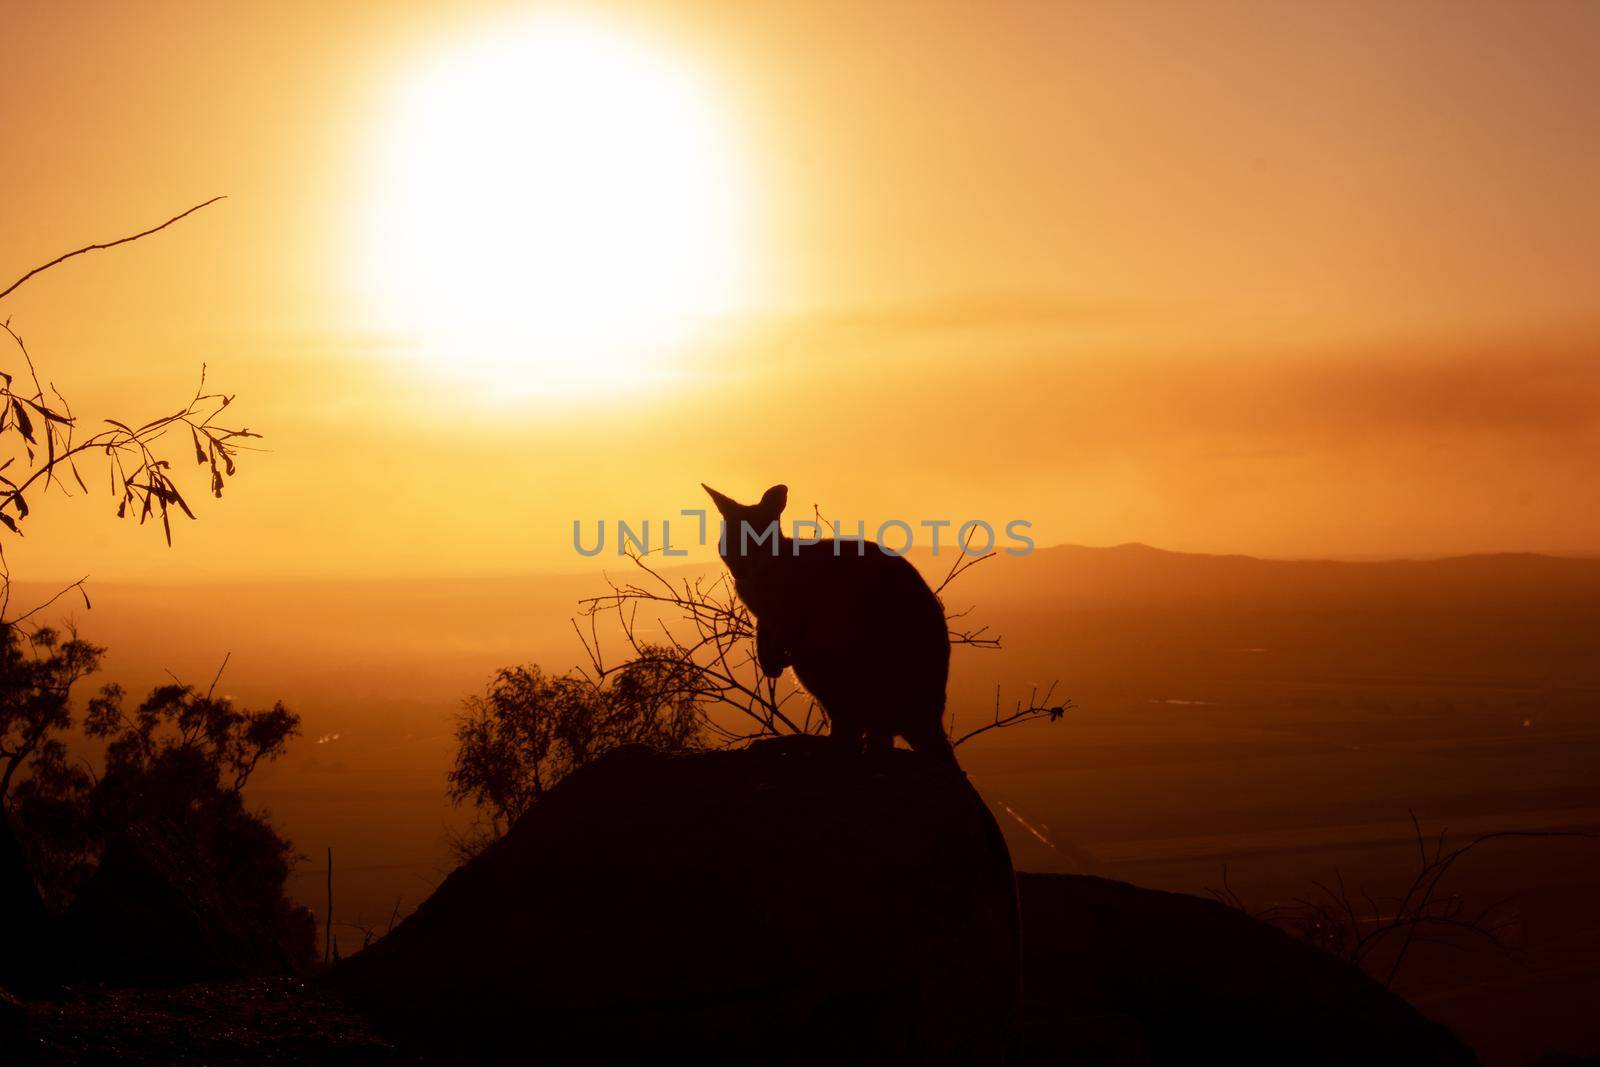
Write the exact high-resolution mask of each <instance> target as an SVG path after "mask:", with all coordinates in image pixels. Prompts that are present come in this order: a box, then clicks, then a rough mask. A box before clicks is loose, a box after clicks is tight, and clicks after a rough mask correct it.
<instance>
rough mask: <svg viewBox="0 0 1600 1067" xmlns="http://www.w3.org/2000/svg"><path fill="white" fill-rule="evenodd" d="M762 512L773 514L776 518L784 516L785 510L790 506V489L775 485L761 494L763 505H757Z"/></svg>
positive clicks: (785, 486)
mask: <svg viewBox="0 0 1600 1067" xmlns="http://www.w3.org/2000/svg"><path fill="white" fill-rule="evenodd" d="M757 506H758V507H759V508H760V509H761V510H762V512H764V513H771V514H772V516H773V517H774V518H776V517H777V516H779V515H782V514H783V509H784V508H786V507H788V506H789V487H788V486H787V485H775V486H773V487H772V488H771V489H768V490H767V491H766V492H765V493H762V494H761V503H760V504H758V505H757Z"/></svg>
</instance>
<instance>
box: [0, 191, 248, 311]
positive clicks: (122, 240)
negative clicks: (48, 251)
mask: <svg viewBox="0 0 1600 1067" xmlns="http://www.w3.org/2000/svg"><path fill="white" fill-rule="evenodd" d="M226 199H227V196H225V195H224V196H213V197H212V198H211V199H210V200H206V201H204V202H202V203H199V204H196V205H195V206H194V207H192V208H190V209H189V210H188V211H183V212H180V213H178V214H176V215H174V216H172V217H171V218H170V219H168V220H167V221H166V222H163V223H162V224H161V225H159V226H152V227H150V229H148V230H144V231H142V232H140V233H136V234H133V235H132V236H129V237H119V238H117V239H116V240H115V241H106V242H104V243H103V244H93V245H84V246H83V247H82V248H78V249H74V250H73V251H71V252H67V253H65V254H63V255H59V256H57V257H56V258H55V259H52V260H51V261H50V262H48V263H46V264H44V265H43V266H39V267H35V268H33V269H32V270H30V271H29V272H28V273H26V274H24V275H23V276H22V277H20V278H18V279H17V280H16V281H14V282H12V283H11V284H10V285H9V286H7V287H6V289H5V291H4V292H0V300H4V299H5V298H6V297H8V296H10V295H11V294H12V293H14V292H16V290H17V289H18V288H19V287H20V286H21V285H22V283H23V282H25V281H27V280H28V279H29V278H32V277H33V276H34V275H36V274H43V273H44V272H45V271H47V270H49V269H50V268H51V267H54V266H56V265H57V264H60V263H65V262H66V261H67V260H69V259H71V258H72V257H73V256H81V255H83V254H84V253H85V252H100V251H103V250H105V249H107V248H115V247H117V246H118V245H125V244H128V243H129V242H132V241H137V240H139V239H140V238H141V237H149V236H150V235H151V234H153V233H160V232H161V231H162V230H164V229H166V228H167V227H168V226H171V225H172V224H173V223H174V222H178V221H179V220H181V219H186V218H188V217H189V216H190V215H193V214H194V213H195V212H196V211H199V210H200V209H201V208H203V207H210V206H211V205H212V204H215V203H216V202H217V201H218V200H226Z"/></svg>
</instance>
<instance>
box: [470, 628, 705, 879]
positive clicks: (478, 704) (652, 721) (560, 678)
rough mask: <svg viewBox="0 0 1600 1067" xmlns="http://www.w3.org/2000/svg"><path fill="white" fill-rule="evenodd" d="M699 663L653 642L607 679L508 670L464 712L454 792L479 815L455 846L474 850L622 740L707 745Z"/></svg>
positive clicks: (665, 747)
mask: <svg viewBox="0 0 1600 1067" xmlns="http://www.w3.org/2000/svg"><path fill="white" fill-rule="evenodd" d="M695 674H696V671H695V668H694V667H693V666H692V665H690V664H686V663H684V662H683V661H682V660H680V659H677V658H675V657H669V656H665V655H653V654H652V653H651V650H650V649H648V648H647V649H645V650H644V652H643V653H642V654H641V655H639V656H638V657H636V658H635V659H633V660H632V661H630V662H629V663H628V664H627V665H626V666H624V667H623V668H621V669H620V670H618V671H617V672H615V673H613V674H611V675H609V676H607V677H606V678H605V679H604V681H602V682H597V681H594V680H592V679H590V678H588V677H585V676H582V675H571V674H563V675H552V674H546V673H545V672H544V671H542V670H540V669H539V668H538V667H537V666H534V665H531V664H530V665H527V666H521V667H507V668H504V669H503V670H501V671H500V672H499V673H498V674H496V675H495V678H494V681H493V682H491V683H490V685H489V688H488V690H487V692H485V693H484V695H483V696H474V697H469V698H468V699H467V701H466V704H465V708H464V709H463V711H462V713H461V714H460V715H459V716H457V718H456V741H457V744H458V747H457V750H456V762H455V766H454V767H452V768H451V770H450V773H449V776H448V782H449V787H448V789H449V795H450V799H451V800H453V801H455V802H456V803H457V804H460V803H462V802H463V801H470V802H471V803H472V804H474V805H476V806H477V808H478V812H479V816H480V819H479V822H478V823H477V825H476V826H475V827H474V829H473V830H472V831H471V832H469V833H468V834H466V835H462V836H459V837H457V838H455V839H453V841H452V844H453V845H454V846H455V848H456V850H457V851H458V852H459V853H460V854H461V855H462V856H463V858H465V857H467V856H471V855H474V854H475V853H477V852H478V851H479V850H480V849H482V847H483V846H484V845H485V844H487V843H488V842H489V841H492V840H494V839H495V838H497V837H499V836H500V835H501V834H503V833H504V832H505V831H506V828H507V827H509V826H510V825H511V823H513V822H515V821H516V819H517V818H518V817H519V816H521V815H522V814H523V813H524V812H526V811H527V810H528V808H529V807H531V806H532V805H533V803H534V802H535V801H536V800H538V799H539V798H540V797H541V796H542V795H544V793H545V792H546V791H547V790H549V789H550V788H552V787H553V786H554V785H555V784H556V783H557V782H559V781H561V779H563V778H565V777H566V776H567V775H568V774H570V773H572V772H573V771H574V770H577V769H578V768H579V767H582V766H584V765H585V764H587V763H589V762H591V761H592V760H594V759H596V758H598V757H599V756H603V755H605V754H606V753H607V752H610V751H611V750H613V749H615V748H618V747H620V746H622V745H630V744H642V745H649V746H651V747H653V748H656V749H660V750H662V751H667V752H674V751H682V750H684V749H690V748H697V747H700V746H701V744H702V740H703V738H702V735H701V718H700V716H699V714H698V712H697V708H696V706H695V698H696V694H697V692H698V685H697V681H696V678H695V677H694V675H695Z"/></svg>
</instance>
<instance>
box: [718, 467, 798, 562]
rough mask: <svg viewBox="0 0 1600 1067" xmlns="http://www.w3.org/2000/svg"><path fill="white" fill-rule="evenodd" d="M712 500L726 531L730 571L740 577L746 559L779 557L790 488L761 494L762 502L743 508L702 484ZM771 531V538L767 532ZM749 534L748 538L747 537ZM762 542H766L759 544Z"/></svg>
mask: <svg viewBox="0 0 1600 1067" xmlns="http://www.w3.org/2000/svg"><path fill="white" fill-rule="evenodd" d="M700 488H702V489H704V490H705V491H706V492H707V493H708V494H710V496H711V500H712V503H714V504H716V505H717V510H718V511H720V512H721V513H722V521H723V523H724V525H725V526H726V529H727V536H726V537H724V538H723V540H722V545H721V554H722V558H723V560H724V561H726V562H727V564H728V569H729V570H731V571H733V572H734V575H735V576H737V575H738V574H739V573H740V572H741V570H742V569H743V568H742V567H741V566H740V564H742V563H743V562H744V560H745V559H746V557H752V556H757V555H760V554H763V553H764V554H766V555H768V556H772V555H775V554H776V549H777V546H776V538H777V532H778V530H779V529H780V522H779V520H780V519H781V518H782V516H783V509H784V507H785V505H787V504H788V503H789V487H788V486H787V485H775V486H773V487H772V488H771V489H768V490H767V491H766V492H765V493H762V494H761V499H760V500H759V501H757V502H756V503H754V504H741V503H739V502H738V501H737V500H734V499H733V498H732V497H729V496H725V495H723V494H722V493H719V492H717V491H716V490H715V489H713V488H711V487H710V486H709V485H707V484H706V483H704V482H701V483H700ZM769 530H770V531H772V532H771V533H770V534H769V533H768V531H769ZM745 531H748V534H746V533H745ZM758 538H761V539H763V540H760V541H758V540H757V539H758Z"/></svg>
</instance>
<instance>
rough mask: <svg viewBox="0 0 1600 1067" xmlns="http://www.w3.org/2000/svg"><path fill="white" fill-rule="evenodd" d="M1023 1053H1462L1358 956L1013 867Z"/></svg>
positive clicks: (1214, 1056) (1424, 1057) (1466, 1054)
mask: <svg viewBox="0 0 1600 1067" xmlns="http://www.w3.org/2000/svg"><path fill="white" fill-rule="evenodd" d="M1018 883H1019V888H1020V892H1021V899H1022V919H1023V924H1022V929H1023V989H1024V992H1025V996H1026V1004H1025V1009H1024V1010H1025V1015H1026V1018H1027V1020H1028V1025H1027V1031H1026V1040H1025V1046H1026V1058H1025V1060H1024V1062H1026V1063H1028V1064H1036V1063H1043V1064H1052V1063H1095V1064H1103V1065H1107V1067H1111V1065H1122V1064H1189V1063H1230V1064H1296V1065H1299V1067H1319V1065H1334V1064H1349V1065H1352V1067H1354V1065H1364V1064H1408V1065H1419V1067H1420V1065H1426V1064H1438V1065H1452V1067H1455V1065H1461V1067H1465V1065H1469V1064H1473V1063H1476V1062H1477V1061H1476V1058H1475V1057H1474V1056H1473V1054H1472V1052H1471V1051H1470V1050H1469V1049H1468V1048H1467V1047H1466V1046H1465V1045H1463V1044H1462V1043H1461V1041H1460V1040H1459V1039H1457V1038H1456V1037H1455V1035H1453V1034H1452V1033H1450V1031H1448V1030H1447V1029H1445V1028H1444V1027H1443V1026H1440V1025H1439V1024H1438V1023H1434V1022H1430V1021H1429V1020H1427V1019H1425V1018H1423V1017H1422V1015H1421V1014H1419V1013H1418V1012H1417V1011H1416V1009H1415V1008H1413V1007H1411V1005H1410V1004H1408V1003H1406V1002H1405V1001H1404V1000H1402V999H1401V998H1400V997H1398V996H1396V995H1395V994H1393V993H1391V992H1390V991H1389V990H1387V989H1385V988H1384V987H1383V986H1382V985H1380V984H1379V983H1377V982H1375V981H1373V980H1372V979H1371V978H1369V977H1367V976H1366V975H1365V974H1363V973H1362V972H1361V971H1360V970H1359V969H1357V968H1356V967H1353V966H1351V965H1350V964H1347V963H1344V962H1343V961H1341V960H1338V959H1335V958H1334V957H1332V956H1329V955H1328V954H1327V953H1325V952H1322V951H1321V950H1319V949H1316V948H1313V947H1312V946H1310V945H1307V944H1306V943H1304V942H1302V941H1297V940H1295V939H1294V938H1292V937H1290V936H1289V935H1288V934H1286V933H1284V932H1283V931H1281V930H1279V929H1277V928H1276V927H1273V926H1269V925H1268V924H1266V923H1263V922H1260V921H1258V920H1256V919H1253V918H1251V917H1250V916H1248V915H1246V914H1244V913H1243V912H1240V911H1238V910H1236V909H1233V908H1227V907H1223V906H1222V905H1221V904H1218V903H1216V902H1215V901H1211V900H1205V899H1202V898H1200V897H1193V896H1187V895H1185V894H1182V893H1163V892H1160V891H1157V890H1152V889H1140V888H1137V887H1135V886H1131V885H1128V884H1126V883H1123V882H1112V881H1107V880H1105V879H1101V878H1087V877H1081V876H1077V875H1053V874H1023V875H1019V876H1018Z"/></svg>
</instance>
